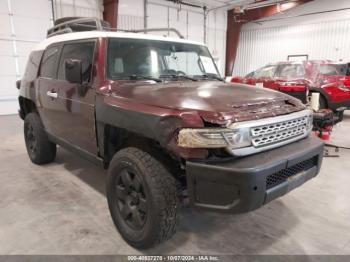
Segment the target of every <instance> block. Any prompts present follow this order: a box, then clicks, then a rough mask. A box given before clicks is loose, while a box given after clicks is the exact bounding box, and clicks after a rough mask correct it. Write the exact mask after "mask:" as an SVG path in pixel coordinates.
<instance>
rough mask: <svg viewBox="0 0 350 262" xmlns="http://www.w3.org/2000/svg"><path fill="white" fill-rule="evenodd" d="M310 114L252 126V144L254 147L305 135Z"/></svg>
mask: <svg viewBox="0 0 350 262" xmlns="http://www.w3.org/2000/svg"><path fill="white" fill-rule="evenodd" d="M307 122H308V116H304V117H300V118H296V119H292V120H288V121H283V122H277V123H272V124H267V125H263V126H256V127H252V129H251V134H252V144H253V146H254V147H261V146H267V145H270V144H275V143H278V142H281V141H284V140H288V139H291V138H294V137H298V136H303V135H304V134H306V133H307V132H308V130H307Z"/></svg>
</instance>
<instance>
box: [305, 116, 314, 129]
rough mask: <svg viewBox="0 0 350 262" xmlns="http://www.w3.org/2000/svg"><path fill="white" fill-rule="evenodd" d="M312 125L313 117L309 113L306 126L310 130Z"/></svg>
mask: <svg viewBox="0 0 350 262" xmlns="http://www.w3.org/2000/svg"><path fill="white" fill-rule="evenodd" d="M313 126H314V117H313V115H312V114H310V115H309V116H308V117H307V120H306V128H307V130H311V129H312V128H313Z"/></svg>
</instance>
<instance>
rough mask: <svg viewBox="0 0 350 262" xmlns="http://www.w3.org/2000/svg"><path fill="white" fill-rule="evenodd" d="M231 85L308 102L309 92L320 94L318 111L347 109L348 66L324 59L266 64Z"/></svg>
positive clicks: (349, 101)
mask: <svg viewBox="0 0 350 262" xmlns="http://www.w3.org/2000/svg"><path fill="white" fill-rule="evenodd" d="M231 82H235V83H244V84H249V85H256V86H261V87H266V88H270V89H274V90H278V91H281V92H283V93H287V94H289V95H292V96H294V97H297V98H299V99H300V100H301V101H302V102H304V103H306V102H307V96H308V93H309V92H318V93H320V94H321V95H320V108H329V109H332V110H333V111H337V110H339V109H341V108H344V107H345V108H350V70H349V64H347V63H337V62H332V61H328V60H327V61H324V60H308V61H303V62H290V61H289V62H278V63H273V64H268V65H266V66H264V67H262V68H260V69H258V70H256V71H254V72H251V73H250V74H248V75H246V76H245V77H233V78H232V80H231Z"/></svg>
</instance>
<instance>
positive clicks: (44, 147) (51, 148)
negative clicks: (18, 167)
mask: <svg viewBox="0 0 350 262" xmlns="http://www.w3.org/2000/svg"><path fill="white" fill-rule="evenodd" d="M24 140H25V143H26V148H27V152H28V156H29V158H30V160H31V161H32V162H33V163H34V164H37V165H42V164H47V163H50V162H52V161H54V160H55V157H56V144H54V143H52V142H50V141H49V139H48V137H47V134H46V132H45V129H44V126H43V124H42V122H41V119H40V117H39V115H38V114H37V113H29V114H27V115H26V117H25V119H24Z"/></svg>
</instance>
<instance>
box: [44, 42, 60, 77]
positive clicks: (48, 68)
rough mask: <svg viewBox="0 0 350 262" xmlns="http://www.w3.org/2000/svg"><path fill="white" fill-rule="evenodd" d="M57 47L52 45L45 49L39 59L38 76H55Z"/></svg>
mask: <svg viewBox="0 0 350 262" xmlns="http://www.w3.org/2000/svg"><path fill="white" fill-rule="evenodd" d="M58 55H59V47H58V46H53V47H49V48H47V49H46V50H45V53H44V56H43V59H42V60H41V67H40V76H42V77H47V78H56V73H57V63H58Z"/></svg>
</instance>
